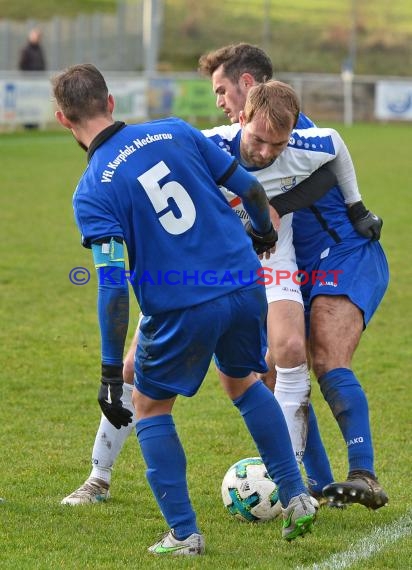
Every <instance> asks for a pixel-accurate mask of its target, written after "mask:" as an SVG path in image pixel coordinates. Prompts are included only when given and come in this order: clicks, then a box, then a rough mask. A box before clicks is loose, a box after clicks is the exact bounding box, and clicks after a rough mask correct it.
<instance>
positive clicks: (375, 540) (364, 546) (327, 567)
mask: <svg viewBox="0 0 412 570" xmlns="http://www.w3.org/2000/svg"><path fill="white" fill-rule="evenodd" d="M409 534H412V510H411V511H407V513H406V514H405V515H404V516H403V517H401V518H400V519H398V520H397V521H394V522H393V523H391V524H388V525H385V526H383V527H379V528H377V529H376V530H375V531H374V532H372V533H371V534H369V535H368V536H365V537H364V538H362V539H361V540H358V541H357V542H353V543H351V544H350V546H349V548H348V549H347V550H346V551H344V552H340V553H337V554H334V555H333V556H331V557H330V558H327V559H326V560H324V561H323V562H320V563H316V564H313V565H312V566H305V567H303V566H300V567H299V568H298V569H297V570H341V569H343V568H349V567H350V566H352V564H354V563H355V562H359V561H360V560H366V559H368V558H371V557H372V556H376V555H377V554H378V552H379V551H380V550H384V549H385V548H386V547H387V546H389V545H390V544H392V543H394V542H397V541H398V540H400V539H401V538H404V537H405V536H408V535H409Z"/></svg>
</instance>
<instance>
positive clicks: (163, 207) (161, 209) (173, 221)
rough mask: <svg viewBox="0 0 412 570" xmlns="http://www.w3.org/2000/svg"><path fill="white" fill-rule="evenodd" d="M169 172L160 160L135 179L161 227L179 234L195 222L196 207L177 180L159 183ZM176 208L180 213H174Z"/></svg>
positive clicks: (171, 232)
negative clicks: (145, 195)
mask: <svg viewBox="0 0 412 570" xmlns="http://www.w3.org/2000/svg"><path fill="white" fill-rule="evenodd" d="M169 173H170V170H169V169H168V167H167V166H166V164H165V163H164V162H163V161H161V162H158V163H157V164H155V166H153V167H152V168H150V169H149V170H147V171H146V172H145V173H144V174H142V175H141V176H139V177H138V178H137V179H138V181H139V182H140V184H141V185H142V186H143V188H144V190H145V192H146V194H147V195H148V197H149V200H150V202H151V203H152V206H153V208H154V209H155V212H156V213H157V215H158V218H159V222H160V223H161V224H162V226H163V228H164V229H165V230H166V231H167V232H168V233H170V234H173V235H179V234H183V233H184V232H186V231H187V230H189V229H190V228H191V227H192V226H193V224H194V223H195V219H196V209H195V206H194V204H193V202H192V199H191V198H190V196H189V194H188V193H187V192H186V190H185V188H184V187H183V186H182V185H181V184H179V182H176V181H175V180H172V181H170V182H166V184H164V185H163V186H161V185H160V181H161V180H162V178H164V177H165V176H167V175H168V174H169ZM176 210H178V211H179V213H180V215H176V214H177V211H176Z"/></svg>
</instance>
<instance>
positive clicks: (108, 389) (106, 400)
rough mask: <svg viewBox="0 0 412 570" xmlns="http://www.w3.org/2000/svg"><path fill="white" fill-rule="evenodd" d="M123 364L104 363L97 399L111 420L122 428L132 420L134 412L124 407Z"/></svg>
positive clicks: (116, 426) (118, 427)
mask: <svg viewBox="0 0 412 570" xmlns="http://www.w3.org/2000/svg"><path fill="white" fill-rule="evenodd" d="M122 372H123V366H112V365H110V364H102V379H101V385H100V389H99V395H98V397H97V400H98V402H99V405H100V408H101V410H102V412H103V414H104V415H105V416H106V418H107V419H108V420H109V422H110V423H111V424H112V425H114V427H115V428H117V429H120V428H121V427H122V426H127V425H128V424H129V423H130V422H131V421H132V415H133V414H132V412H131V411H130V410H127V409H126V408H124V407H123V404H122V400H121V398H122V395H123V374H122Z"/></svg>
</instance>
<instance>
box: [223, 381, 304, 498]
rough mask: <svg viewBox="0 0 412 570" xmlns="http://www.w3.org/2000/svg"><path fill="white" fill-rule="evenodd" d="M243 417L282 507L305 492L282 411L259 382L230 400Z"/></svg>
mask: <svg viewBox="0 0 412 570" xmlns="http://www.w3.org/2000/svg"><path fill="white" fill-rule="evenodd" d="M233 403H234V405H235V406H236V407H237V408H238V409H239V412H240V413H241V414H242V416H243V419H244V421H245V424H246V426H247V428H248V430H249V432H250V434H251V436H252V437H253V439H254V441H255V443H256V446H257V448H258V450H259V453H260V456H261V458H262V460H263V463H264V464H265V466H266V468H267V470H268V473H269V475H270V476H271V478H272V479H273V480H274V482H275V483H276V485H277V486H278V493H279V499H280V502H281V503H282V505H283V507H286V506H287V505H288V504H289V501H290V499H291V498H292V497H294V496H296V495H299V494H300V493H306V492H307V491H306V488H305V485H304V483H303V481H302V477H301V475H300V471H299V468H298V464H297V462H296V459H295V454H294V452H293V449H292V444H291V442H290V437H289V432H288V428H287V425H286V421H285V418H284V416H283V413H282V410H281V408H280V406H279V404H278V402H277V400H276V399H275V397H274V395H273V393H272V392H271V391H270V390H269V389H268V388H267V387H266V386H265V385H264V384H263V382H261V381H258V382H256V383H255V384H253V385H252V386H250V388H248V389H247V390H246V392H245V393H244V394H243V395H242V396H240V398H237V399H236V400H233Z"/></svg>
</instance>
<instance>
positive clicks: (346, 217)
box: [200, 44, 388, 509]
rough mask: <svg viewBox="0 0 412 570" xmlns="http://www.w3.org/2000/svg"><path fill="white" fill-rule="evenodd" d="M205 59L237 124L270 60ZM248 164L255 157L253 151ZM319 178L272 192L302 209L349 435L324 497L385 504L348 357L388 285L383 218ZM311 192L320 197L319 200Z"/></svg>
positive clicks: (292, 180)
mask: <svg viewBox="0 0 412 570" xmlns="http://www.w3.org/2000/svg"><path fill="white" fill-rule="evenodd" d="M200 64H201V65H200V68H201V70H202V71H203V72H204V73H205V74H207V75H209V76H210V77H211V79H212V83H213V89H214V91H215V93H216V97H217V105H218V106H219V107H221V108H222V109H223V110H224V111H225V113H226V114H227V115H228V116H229V118H230V119H231V121H232V122H235V121H236V120H237V119H238V117H239V113H240V112H241V110H242V109H243V107H244V104H245V99H246V96H247V93H248V92H249V90H250V89H251V87H252V86H253V85H256V84H257V83H260V82H262V81H266V80H267V79H268V78H270V77H271V63H270V60H269V58H268V57H267V56H266V54H265V53H264V52H263V51H262V50H260V48H258V47H256V46H251V45H250V44H237V45H229V46H225V47H223V48H221V49H220V50H216V51H215V52H211V53H209V54H205V56H202V58H201V60H200ZM302 119H303V120H302ZM252 121H253V119H252ZM307 121H308V119H307V118H305V117H304V116H302V114H300V116H299V122H298V125H297V126H298V127H300V128H306V127H307V126H308V124H307ZM309 126H310V125H309ZM312 126H313V125H312ZM255 134H256V133H255ZM313 136H314V133H313V132H312V133H310V131H309V132H308V133H306V135H305V133H300V134H299V135H298V136H297V138H296V139H294V138H293V139H292V144H294V143H296V147H297V148H300V149H301V152H300V153H299V155H300V154H303V151H304V150H305V148H306V146H307V147H308V148H310V147H311V145H314V146H315V147H316V146H318V145H319V140H318V139H317V138H315V140H314V139H313ZM316 136H317V135H316V133H315V137H316ZM256 142H257V147H259V145H260V146H263V147H264V142H265V140H264V139H263V140H260V141H259V140H257V141H255V143H256ZM266 142H267V141H266ZM252 143H253V139H252ZM333 143H334V139H333V137H332V138H331V139H330V140H329V141H328V142H327V143H326V146H325V149H327V148H329V149H330V150H331V149H332V148H333ZM251 162H252V164H253V159H252V161H251ZM322 162H323V161H321V163H322ZM255 166H259V164H258V163H256V164H255ZM291 166H292V169H290V170H289V172H288V177H287V178H285V182H284V187H283V190H287V189H288V188H291V187H294V185H295V184H296V183H297V181H298V180H299V174H300V172H299V168H297V165H296V164H293V162H292V165H291ZM318 172H320V171H318ZM347 174H350V170H347V167H344V168H343V169H342V168H341V169H340V175H341V177H346V176H347ZM325 180H326V183H327V182H328V181H327V179H325ZM318 181H320V182H321V183H320V185H318V187H316V186H315V187H313V186H312V187H310V192H309V195H308V196H307V198H306V199H305V196H304V194H303V193H302V194H301V195H300V199H299V200H298V201H296V200H295V198H293V199H292V193H288V192H286V193H285V194H283V195H278V196H275V197H273V198H272V199H271V204H272V205H273V206H274V207H275V208H276V209H277V210H278V212H279V213H281V214H287V213H289V212H291V211H297V210H299V209H300V208H305V209H302V210H299V213H298V214H296V213H295V214H294V222H293V231H294V245H295V249H296V257H297V261H298V267H299V268H300V269H302V270H303V275H307V276H309V280H308V282H306V283H304V286H303V298H304V302H305V313H306V320H307V323H309V318H310V327H309V326H308V331H309V329H310V336H309V341H310V354H311V360H312V367H313V370H314V372H315V374H316V376H317V378H318V381H319V384H320V387H321V390H322V393H323V394H324V396H325V399H326V401H327V402H328V404H329V405H330V407H331V409H332V412H333V414H334V416H335V418H336V419H337V421H338V424H339V427H340V429H341V431H342V434H343V436H344V438H345V442H346V444H347V446H348V460H349V473H348V478H347V480H346V481H343V482H340V483H330V484H328V485H326V486H325V488H324V489H323V492H324V495H325V496H326V497H328V498H329V500H330V501H331V504H337V505H338V504H345V503H353V502H354V503H360V504H363V505H365V506H366V507H369V508H372V509H377V508H380V507H382V506H383V505H385V504H386V503H387V501H388V498H387V495H386V493H385V491H384V490H383V489H382V487H381V485H380V484H379V482H378V481H377V479H376V475H375V471H374V464H373V446H372V438H371V433H370V426H369V414H368V404H367V400H366V397H365V394H364V392H363V390H362V388H361V385H360V383H359V381H358V380H357V378H356V376H355V374H354V373H353V371H352V370H351V361H352V357H353V354H354V352H355V350H356V347H357V345H358V343H359V340H360V338H361V334H362V332H363V330H364V328H365V327H366V325H367V323H368V322H369V320H370V318H371V317H372V315H373V313H374V311H375V310H376V308H377V306H378V305H379V302H380V300H381V299H382V297H383V294H384V292H385V290H386V287H387V284H388V266H387V262H386V258H385V255H384V253H383V251H382V248H381V246H380V244H379V243H377V241H376V240H378V239H379V236H380V229H381V226H382V221H381V220H380V218H378V217H377V216H375V215H374V214H372V213H371V212H369V211H368V210H367V209H366V208H365V206H364V205H363V202H362V201H361V196H360V194H359V193H358V196H357V197H356V201H355V202H353V201H352V199H348V196H346V197H344V193H343V192H342V190H343V188H342V186H341V187H336V188H334V189H333V190H330V191H329V192H328V193H326V195H325V190H327V189H328V188H329V187H330V185H331V184H330V185H329V186H328V184H326V186H324V187H323V188H322V180H321V179H319V178H318ZM306 189H307V188H306ZM295 195H296V194H295ZM322 195H325V197H324V198H322ZM314 196H315V197H317V198H315V200H316V201H315V203H314V204H313V197H314ZM345 198H346V199H345ZM299 201H300V203H299ZM307 206H310V208H307ZM354 260H356V262H355V264H354V263H353V261H354ZM355 267H356V271H354V269H355ZM336 270H338V271H339V272H341V273H340V275H342V274H343V278H342V279H340V276H339V279H338V283H335V282H334V281H335V280H327V281H326V282H325V280H319V279H315V280H314V282H312V277H313V276H314V275H318V276H319V275H322V272H324V274H325V275H328V274H329V275H330V274H331V272H333V271H336ZM316 272H320V273H316ZM371 275H373V276H374V277H373V278H371ZM336 394H338V395H339V396H338V397H336ZM310 417H311V420H310V422H309V431H308V442H307V447H306V452H305V455H304V463H305V468H306V470H307V472H308V473H310V474H311V475H312V477H313V478H314V479H317V480H319V479H320V478H322V477H323V476H327V473H328V462H327V457H326V454H325V452H324V450H323V445H322V442H321V440H320V437H319V433H318V430H317V426H316V422H315V421H314V420H315V417H314V415H313V414H312V415H311V416H310ZM311 428H312V429H311ZM317 457H318V460H317ZM319 469H320V471H319ZM329 472H330V469H329ZM316 473H318V474H319V475H320V477H319V475H317V474H316ZM330 474H331V473H330ZM316 490H318V489H316Z"/></svg>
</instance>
